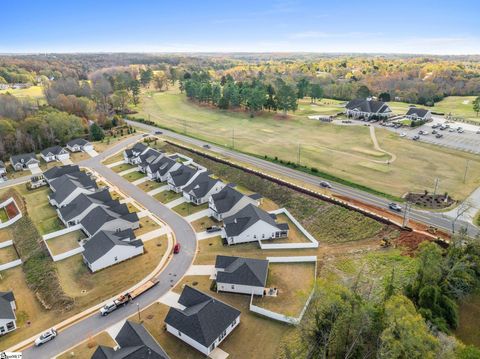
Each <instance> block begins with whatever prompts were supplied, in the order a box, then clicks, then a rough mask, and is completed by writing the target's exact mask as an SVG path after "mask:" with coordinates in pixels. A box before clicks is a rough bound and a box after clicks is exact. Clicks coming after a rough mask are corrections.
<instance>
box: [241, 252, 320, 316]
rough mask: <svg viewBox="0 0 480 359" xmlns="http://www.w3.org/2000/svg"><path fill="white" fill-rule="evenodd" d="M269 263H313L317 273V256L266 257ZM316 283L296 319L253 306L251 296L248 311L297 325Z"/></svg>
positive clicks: (305, 309)
mask: <svg viewBox="0 0 480 359" xmlns="http://www.w3.org/2000/svg"><path fill="white" fill-rule="evenodd" d="M267 259H268V261H269V262H270V263H304V262H314V263H315V272H314V273H315V275H316V273H317V256H296V257H267ZM315 288H316V282H315V281H314V284H313V288H312V291H311V292H310V295H309V296H308V298H307V300H306V301H305V305H304V306H303V308H302V311H301V312H300V315H299V316H298V317H290V316H288V315H285V314H280V313H277V312H274V311H271V310H268V309H265V308H262V307H259V306H256V305H254V304H253V294H252V295H251V297H250V307H249V309H250V311H252V312H254V313H257V314H260V315H263V316H265V317H268V318H271V319H274V320H277V321H279V322H283V323H287V324H291V325H298V324H300V322H301V321H302V318H303V316H304V315H305V312H306V311H307V308H308V306H309V305H310V302H311V301H312V298H313V295H314V294H315Z"/></svg>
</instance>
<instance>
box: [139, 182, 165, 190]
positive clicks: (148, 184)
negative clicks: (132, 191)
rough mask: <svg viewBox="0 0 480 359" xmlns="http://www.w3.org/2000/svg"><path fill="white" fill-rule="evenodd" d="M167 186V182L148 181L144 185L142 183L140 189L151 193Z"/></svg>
mask: <svg viewBox="0 0 480 359" xmlns="http://www.w3.org/2000/svg"><path fill="white" fill-rule="evenodd" d="M165 185H166V183H165V182H157V181H150V180H148V181H145V182H143V183H140V184H139V185H138V188H140V189H141V190H142V191H145V192H150V191H151V190H152V189H155V188H158V187H162V186H165Z"/></svg>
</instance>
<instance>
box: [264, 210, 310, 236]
mask: <svg viewBox="0 0 480 359" xmlns="http://www.w3.org/2000/svg"><path fill="white" fill-rule="evenodd" d="M277 223H288V237H287V238H277V239H272V240H265V241H264V242H265V243H310V240H309V239H308V238H307V237H306V236H305V235H304V234H303V233H302V232H301V231H300V229H299V228H298V227H297V226H296V225H295V224H294V223H293V222H292V221H291V220H290V218H288V217H287V216H286V215H285V214H283V213H282V214H278V215H277Z"/></svg>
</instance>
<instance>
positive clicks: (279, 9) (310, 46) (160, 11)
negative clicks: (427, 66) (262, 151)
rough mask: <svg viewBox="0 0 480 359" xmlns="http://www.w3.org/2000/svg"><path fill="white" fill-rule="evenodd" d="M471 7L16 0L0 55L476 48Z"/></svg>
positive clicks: (461, 51)
mask: <svg viewBox="0 0 480 359" xmlns="http://www.w3.org/2000/svg"><path fill="white" fill-rule="evenodd" d="M476 5H477V4H475V1H472V0H467V1H462V2H461V4H459V3H458V2H454V1H446V2H443V3H442V4H438V3H437V2H435V1H432V0H428V1H422V2H418V1H417V2H416V1H413V0H405V1H403V2H402V4H401V5H400V6H401V7H400V8H399V6H398V5H397V4H382V5H381V6H379V5H378V3H377V2H375V1H371V0H367V1H364V2H361V3H358V2H354V1H347V2H343V3H340V4H331V3H328V4H317V3H315V2H314V1H312V0H301V1H289V0H276V1H271V2H269V3H268V4H265V3H257V2H255V1H253V0H246V1H238V0H235V1H232V2H228V3H223V2H216V1H209V2H207V3H205V4H199V3H197V2H194V1H186V2H185V3H184V4H183V5H182V6H181V7H180V6H177V5H175V4H171V3H156V2H151V1H148V0H139V1H137V2H136V3H135V4H132V3H129V2H128V1H126V0H123V1H113V0H105V1H102V2H100V3H96V2H95V1H93V0H85V1H82V3H81V4H79V3H63V2H61V1H58V0H56V1H32V0H26V1H22V2H21V3H20V4H19V3H7V4H4V5H3V9H4V13H8V14H9V16H8V17H7V18H6V19H4V21H3V25H4V26H3V28H4V31H3V33H4V36H2V40H1V41H0V53H1V54H4V55H6V54H14V55H19V54H45V53H47V54H75V53H78V54H85V53H147V54H148V53H164V54H175V53H180V54H185V53H191V54H202V53H314V54H398V55H439V56H449V55H479V54H480V27H479V26H478V24H477V20H476V14H475V12H474V11H471V9H473V8H475V6H476ZM412 9H414V10H415V11H414V12H413V11H412ZM412 14H413V16H412ZM417 14H420V15H417ZM32 29H34V30H32ZM10 30H11V31H10Z"/></svg>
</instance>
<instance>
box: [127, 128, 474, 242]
mask: <svg viewBox="0 0 480 359" xmlns="http://www.w3.org/2000/svg"><path fill="white" fill-rule="evenodd" d="M127 122H128V123H129V124H130V125H132V126H137V127H139V128H142V129H144V130H146V131H149V132H152V133H154V132H155V131H161V132H162V133H163V134H164V135H166V136H168V137H172V138H176V139H178V140H181V141H183V142H186V143H190V144H192V145H196V146H203V145H205V144H206V142H205V141H201V140H197V139H195V138H191V137H188V136H186V135H182V134H179V133H176V132H172V131H168V130H164V129H159V128H157V127H155V126H150V125H146V124H142V123H138V122H134V121H127ZM209 145H210V149H209V150H210V151H212V152H215V153H218V154H221V155H223V156H227V157H230V158H232V159H235V160H239V161H242V162H244V163H249V164H251V165H253V166H256V167H259V168H262V169H265V170H267V171H269V172H271V173H277V174H281V175H283V176H285V177H289V178H291V179H294V180H299V181H303V182H305V183H309V184H312V185H314V186H318V184H319V182H320V181H321V180H322V179H321V178H320V177H318V176H313V175H309V174H307V173H303V172H300V171H297V170H294V169H291V168H288V167H284V166H281V165H279V164H276V163H272V162H269V161H266V160H263V159H260V158H256V157H253V156H249V155H246V154H243V153H240V152H237V151H234V150H230V149H226V148H224V147H220V146H216V145H212V144H209ZM330 182H331V184H332V186H333V188H332V189H331V191H332V193H334V194H337V195H343V196H347V197H350V198H352V199H355V200H359V201H362V202H364V203H367V204H371V205H375V206H378V207H382V208H385V209H388V204H389V203H390V202H391V201H390V200H388V199H386V198H383V197H380V196H376V195H374V194H370V193H368V192H364V191H362V190H359V189H356V188H352V187H348V186H345V185H342V184H338V183H334V182H332V181H330ZM391 212H392V213H395V212H393V211H391ZM409 218H411V219H413V220H415V221H418V222H421V223H425V224H427V225H433V226H435V227H438V228H441V229H443V230H446V231H449V232H452V219H451V218H449V217H447V216H444V215H443V214H442V213H437V212H429V211H426V210H419V209H413V208H412V209H411V210H410V211H409ZM460 228H466V229H467V231H468V233H469V234H470V235H471V236H475V235H477V234H480V230H479V229H478V228H476V227H475V226H473V225H471V224H469V223H467V222H462V221H456V223H455V231H458V230H459V229H460Z"/></svg>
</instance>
